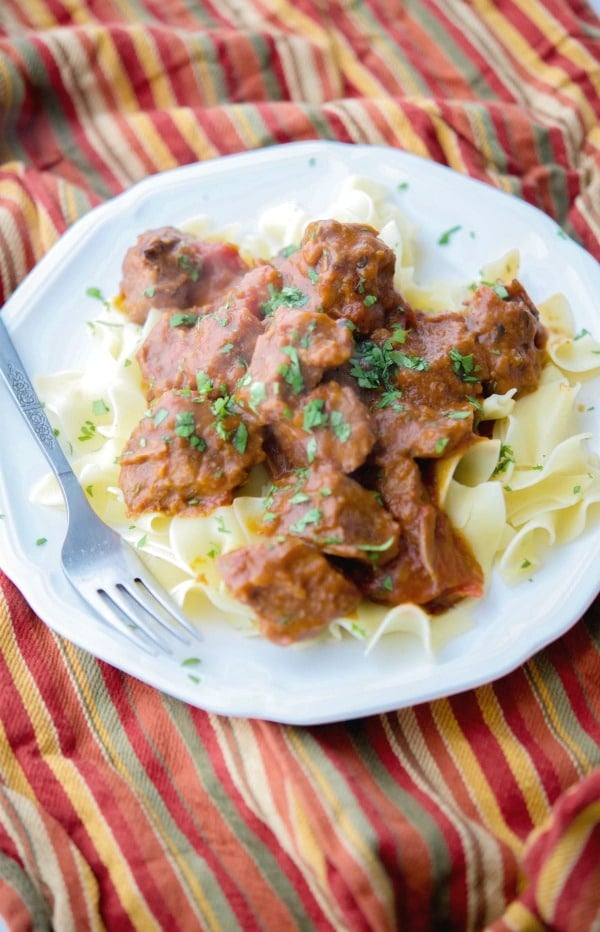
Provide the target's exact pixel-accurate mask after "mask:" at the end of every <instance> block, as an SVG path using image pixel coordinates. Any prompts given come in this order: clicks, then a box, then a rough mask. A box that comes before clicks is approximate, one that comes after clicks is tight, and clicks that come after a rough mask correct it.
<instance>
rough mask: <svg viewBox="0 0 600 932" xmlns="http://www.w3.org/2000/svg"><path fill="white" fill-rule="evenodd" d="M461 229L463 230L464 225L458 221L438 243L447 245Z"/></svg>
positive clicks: (443, 234)
mask: <svg viewBox="0 0 600 932" xmlns="http://www.w3.org/2000/svg"><path fill="white" fill-rule="evenodd" d="M459 230H462V226H461V224H460V223H457V224H456V226H453V227H450V229H449V230H446V231H445V232H444V233H442V234H441V236H440V237H439V238H438V245H439V246H447V245H448V243H449V242H450V240H451V239H452V237H453V236H454V234H455V233H458V231H459Z"/></svg>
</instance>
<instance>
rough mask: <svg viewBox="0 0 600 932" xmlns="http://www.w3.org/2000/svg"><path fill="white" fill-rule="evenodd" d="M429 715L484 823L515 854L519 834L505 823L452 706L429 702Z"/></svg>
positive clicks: (442, 701)
mask: <svg viewBox="0 0 600 932" xmlns="http://www.w3.org/2000/svg"><path fill="white" fill-rule="evenodd" d="M431 709H432V715H433V718H434V720H435V723H436V725H437V727H438V731H439V733H440V736H441V737H442V740H443V741H444V744H445V746H446V751H447V752H448V754H449V755H450V757H451V758H452V760H453V761H454V765H455V767H456V769H457V770H458V772H459V773H460V774H461V775H462V778H463V782H464V785H465V787H466V788H467V791H468V793H469V795H470V796H471V799H472V800H473V803H474V805H475V807H476V809H477V811H478V812H479V813H480V814H481V816H482V818H483V819H485V821H486V823H487V824H488V826H489V827H490V828H491V829H492V831H494V833H495V834H496V835H497V836H498V838H500V839H501V840H502V841H504V842H506V843H507V844H508V845H509V846H510V848H511V849H512V850H513V851H514V852H515V853H516V854H518V855H520V853H521V851H522V850H523V843H522V841H521V839H520V838H519V836H518V835H517V834H516V833H515V832H513V831H512V829H511V828H510V827H509V826H508V825H507V824H506V820H505V818H504V816H503V815H502V810H501V809H500V806H499V805H498V799H497V797H496V795H495V793H494V791H493V790H492V788H491V787H490V785H489V782H488V779H487V777H486V775H485V773H484V771H483V770H482V768H481V764H480V763H479V761H478V760H477V757H476V755H475V754H474V752H473V750H472V748H471V742H470V741H469V739H468V738H467V736H466V734H465V733H464V731H463V730H462V728H461V727H460V725H459V724H458V721H457V719H456V716H455V715H454V712H453V711H452V706H451V705H450V702H449V701H448V700H447V699H439V700H436V701H435V702H434V703H433V704H432V707H431Z"/></svg>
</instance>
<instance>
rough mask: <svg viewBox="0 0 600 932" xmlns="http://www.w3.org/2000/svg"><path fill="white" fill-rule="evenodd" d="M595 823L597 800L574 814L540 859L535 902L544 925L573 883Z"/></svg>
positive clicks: (597, 820)
mask: <svg viewBox="0 0 600 932" xmlns="http://www.w3.org/2000/svg"><path fill="white" fill-rule="evenodd" d="M599 823H600V800H597V801H596V802H593V803H591V804H590V805H589V806H587V807H586V808H585V809H582V810H581V811H580V812H578V813H577V815H576V816H575V818H574V819H573V821H572V822H570V823H569V825H567V827H566V829H565V831H564V833H563V834H562V835H561V836H560V837H559V838H558V840H557V842H556V844H555V845H554V847H553V849H552V850H551V851H550V853H549V854H548V855H547V856H546V858H545V859H544V863H543V864H542V866H541V868H540V872H539V874H538V877H537V881H536V885H535V886H536V901H537V903H538V904H539V908H540V910H541V912H542V917H543V918H544V919H545V920H546V922H550V923H551V922H552V920H553V918H554V912H555V908H556V905H557V903H558V902H559V900H560V898H561V896H562V894H563V890H564V887H565V884H567V883H574V884H576V883H577V875H576V874H575V875H574V876H573V874H572V872H573V870H574V868H575V867H576V865H577V861H578V860H579V858H580V857H581V854H582V852H583V849H584V848H585V846H586V844H587V842H588V840H589V838H590V835H591V834H592V832H594V831H597V830H598V824H599ZM595 867H596V869H597V868H598V865H597V864H596V865H595Z"/></svg>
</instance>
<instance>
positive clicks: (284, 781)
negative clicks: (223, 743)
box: [252, 721, 398, 929]
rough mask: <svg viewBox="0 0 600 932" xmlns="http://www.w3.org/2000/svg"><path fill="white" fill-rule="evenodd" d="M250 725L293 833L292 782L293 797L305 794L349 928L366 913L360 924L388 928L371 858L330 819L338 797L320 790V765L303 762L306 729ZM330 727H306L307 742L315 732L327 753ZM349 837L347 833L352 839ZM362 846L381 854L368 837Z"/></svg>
mask: <svg viewBox="0 0 600 932" xmlns="http://www.w3.org/2000/svg"><path fill="white" fill-rule="evenodd" d="M252 729H253V732H254V733H255V734H256V740H257V742H258V743H259V746H260V748H261V753H262V756H263V758H264V760H265V766H266V767H267V769H268V773H269V789H270V792H271V795H272V798H273V803H274V805H275V807H276V809H277V811H278V813H279V815H280V817H282V818H284V820H285V821H286V823H287V824H288V825H289V831H290V833H291V834H292V836H294V835H295V834H296V832H297V828H296V826H295V825H294V824H293V822H292V823H291V822H290V817H291V815H290V812H289V807H290V798H289V789H288V788H290V787H292V788H293V792H294V796H293V798H294V799H295V800H301V803H302V808H303V812H304V813H306V814H307V815H308V816H309V818H310V833H311V836H312V838H314V842H315V844H317V845H318V847H319V850H320V851H321V852H322V856H323V859H324V861H325V865H326V870H327V889H328V891H329V893H330V897H329V899H330V901H331V902H332V903H335V907H336V910H338V911H340V912H341V914H342V915H343V917H344V918H345V921H346V923H347V925H348V927H349V928H353V923H354V922H357V921H359V920H357V917H362V922H363V923H364V926H361V925H359V926H358V928H363V927H364V928H368V929H379V928H387V927H388V919H389V917H388V914H387V912H386V911H385V910H384V908H383V904H382V902H381V901H380V899H379V891H374V890H373V889H372V887H371V879H370V873H369V864H364V863H363V860H362V858H361V854H360V853H359V852H356V851H355V849H354V845H355V841H354V839H353V837H352V832H351V831H350V830H349V829H348V827H347V826H340V828H339V830H338V831H336V830H335V827H334V824H332V823H335V820H336V818H337V814H336V812H335V801H332V798H331V793H330V794H329V795H328V796H327V797H326V798H324V797H323V796H322V793H321V788H320V785H319V781H318V779H315V774H316V773H321V772H322V768H321V767H320V766H319V767H318V766H317V765H316V764H315V766H314V767H311V766H310V765H307V764H305V763H304V759H305V755H304V754H303V753H302V748H303V747H304V741H303V734H304V732H303V733H302V734H301V733H296V732H295V730H294V729H293V728H291V727H290V728H284V729H281V728H279V727H278V726H276V725H273V724H271V723H269V722H258V721H257V722H253V723H252ZM328 731H329V728H328V726H323V727H322V728H317V729H309V730H307V731H306V732H305V733H306V734H307V735H309V736H310V737H309V741H308V744H309V748H310V739H311V738H312V739H314V740H315V741H316V742H317V743H318V744H319V746H320V749H321V750H322V751H323V753H324V754H325V755H326V756H327V753H328V748H327V747H326V746H324V744H326V743H327V742H326V741H325V738H326V735H327V734H328ZM298 748H300V752H299V750H298ZM309 756H310V751H309V750H307V751H306V758H308V757H309ZM334 764H335V760H334ZM328 786H329V787H330V790H331V788H332V782H331V780H328ZM296 806H297V803H296ZM292 818H293V816H292ZM349 822H350V823H351V824H353V825H355V824H356V818H355V817H354V816H353V815H350V817H349ZM346 837H349V843H348V845H347V844H346V842H345V839H346ZM364 851H366V852H368V854H367V857H370V855H371V852H373V851H375V852H376V853H377V854H379V848H378V847H377V846H376V845H374V844H373V842H371V841H370V840H365V841H364ZM397 873H398V865H397V863H396V864H395V866H394V870H393V876H392V878H391V880H390V883H391V884H392V885H393V883H394V880H395V878H396V876H397Z"/></svg>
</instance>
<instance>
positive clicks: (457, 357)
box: [449, 347, 481, 382]
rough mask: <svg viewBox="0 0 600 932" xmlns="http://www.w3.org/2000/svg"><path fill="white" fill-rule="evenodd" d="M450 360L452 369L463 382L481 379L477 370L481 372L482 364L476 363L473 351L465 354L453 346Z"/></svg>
mask: <svg viewBox="0 0 600 932" xmlns="http://www.w3.org/2000/svg"><path fill="white" fill-rule="evenodd" d="M449 356H450V362H451V363H452V371H453V372H454V374H455V375H457V376H458V378H459V379H460V380H461V382H478V381H479V379H478V377H477V375H476V374H475V373H476V372H479V370H480V369H481V366H478V365H477V364H476V363H475V357H474V355H473V353H467V354H466V355H463V354H462V353H461V352H460V350H458V349H456V348H455V347H453V348H452V349H451V350H450V352H449Z"/></svg>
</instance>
